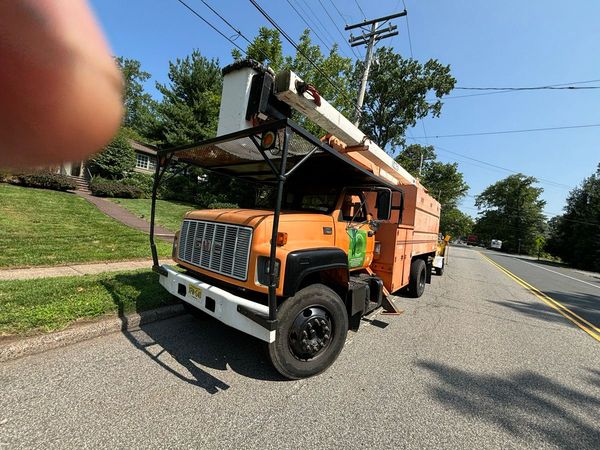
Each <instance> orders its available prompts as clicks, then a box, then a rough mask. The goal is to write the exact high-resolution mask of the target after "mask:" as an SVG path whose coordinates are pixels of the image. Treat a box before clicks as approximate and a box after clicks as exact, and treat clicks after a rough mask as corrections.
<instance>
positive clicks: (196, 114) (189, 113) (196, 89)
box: [155, 50, 222, 146]
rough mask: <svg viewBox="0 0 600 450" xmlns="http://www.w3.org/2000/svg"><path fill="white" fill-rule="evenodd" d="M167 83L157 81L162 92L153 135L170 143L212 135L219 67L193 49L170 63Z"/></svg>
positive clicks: (199, 139)
mask: <svg viewBox="0 0 600 450" xmlns="http://www.w3.org/2000/svg"><path fill="white" fill-rule="evenodd" d="M169 81H170V82H169V84H161V83H156V88H157V89H158V91H159V92H160V93H161V94H162V95H163V99H162V101H161V102H160V103H159V104H158V106H157V113H158V120H159V125H158V127H157V130H156V132H155V137H156V138H157V139H158V140H159V141H161V142H163V143H165V144H168V145H170V146H174V145H183V144H189V143H191V142H196V141H201V140H202V139H207V138H209V137H213V136H214V135H215V134H216V132H217V122H218V119H219V105H220V102H221V86H222V77H221V67H220V66H219V61H218V60H216V59H208V58H206V57H204V56H202V55H201V54H200V52H199V51H198V50H194V51H193V52H192V54H191V55H189V56H186V57H185V58H177V59H176V60H175V62H171V63H169Z"/></svg>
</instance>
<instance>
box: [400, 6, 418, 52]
mask: <svg viewBox="0 0 600 450" xmlns="http://www.w3.org/2000/svg"><path fill="white" fill-rule="evenodd" d="M402 5H403V6H404V11H407V9H406V2H405V1H404V0H402ZM406 34H407V35H408V48H409V49H410V57H411V58H412V59H415V56H414V54H413V47H412V39H411V37H410V25H409V24H408V14H407V15H406Z"/></svg>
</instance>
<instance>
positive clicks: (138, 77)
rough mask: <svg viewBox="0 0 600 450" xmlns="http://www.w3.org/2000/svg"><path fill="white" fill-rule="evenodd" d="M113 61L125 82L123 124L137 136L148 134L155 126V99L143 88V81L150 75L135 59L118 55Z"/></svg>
mask: <svg viewBox="0 0 600 450" xmlns="http://www.w3.org/2000/svg"><path fill="white" fill-rule="evenodd" d="M115 61H116V63H117V65H118V66H119V69H121V73H122V74H123V80H124V82H125V86H124V91H123V102H124V104H125V113H124V115H123V126H124V127H126V128H129V129H130V130H132V131H134V132H135V133H137V135H139V136H148V135H150V134H151V133H152V129H153V128H154V127H155V126H156V111H155V109H156V101H154V99H153V98H152V97H151V96H150V94H148V93H147V92H146V91H145V89H144V82H146V81H147V80H149V79H150V76H151V75H150V73H148V72H146V71H144V70H142V64H141V63H140V62H139V61H137V60H135V59H129V58H123V57H118V58H115Z"/></svg>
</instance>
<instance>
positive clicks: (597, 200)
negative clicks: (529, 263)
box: [546, 164, 600, 271]
mask: <svg viewBox="0 0 600 450" xmlns="http://www.w3.org/2000/svg"><path fill="white" fill-rule="evenodd" d="M548 225H549V240H548V242H547V246H546V249H547V250H548V251H549V252H550V253H551V254H553V255H555V256H558V257H560V258H561V259H563V260H564V261H566V262H568V263H570V264H572V265H574V266H576V267H579V268H582V269H588V270H594V271H600V164H599V165H598V167H597V169H596V172H595V173H594V174H592V175H591V176H590V177H588V178H586V179H585V180H583V182H582V183H581V185H580V186H579V187H577V188H576V189H573V190H572V191H571V192H570V194H569V197H568V198H567V205H566V206H565V213H564V214H563V215H560V216H556V217H553V218H552V219H551V220H550V221H549V224H548Z"/></svg>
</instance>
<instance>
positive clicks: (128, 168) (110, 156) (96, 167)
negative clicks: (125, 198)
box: [86, 130, 135, 180]
mask: <svg viewBox="0 0 600 450" xmlns="http://www.w3.org/2000/svg"><path fill="white" fill-rule="evenodd" d="M126 135H127V133H126V132H125V131H123V130H121V131H119V133H118V134H117V135H116V136H115V138H114V139H113V140H112V142H111V143H110V144H108V145H107V146H106V147H105V148H104V150H102V151H101V152H99V153H96V154H95V155H92V157H91V158H89V159H88V160H87V163H86V166H87V168H88V169H89V170H90V172H91V173H92V174H93V175H98V176H101V177H103V178H110V179H113V180H118V179H121V178H124V177H126V176H127V175H128V174H129V173H131V172H132V171H133V168H134V167H135V152H134V151H133V148H132V147H131V144H130V143H129V140H128V138H127V136H126Z"/></svg>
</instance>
